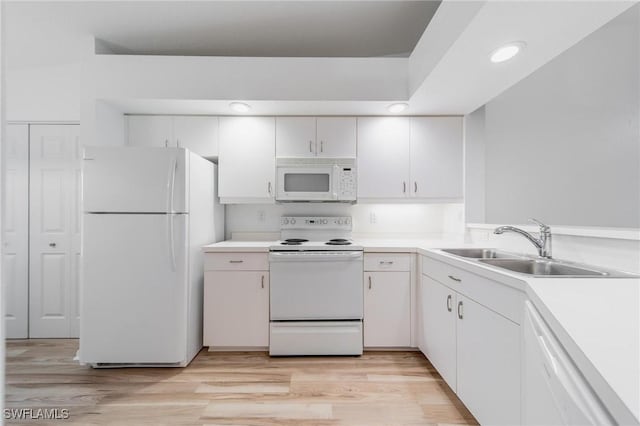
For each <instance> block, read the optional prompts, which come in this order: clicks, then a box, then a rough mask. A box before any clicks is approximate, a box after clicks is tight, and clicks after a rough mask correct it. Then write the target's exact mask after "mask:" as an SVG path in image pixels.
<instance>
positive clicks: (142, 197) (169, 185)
mask: <svg viewBox="0 0 640 426" xmlns="http://www.w3.org/2000/svg"><path fill="white" fill-rule="evenodd" d="M185 152H186V151H185V150H184V149H178V148H169V149H167V148H144V147H143V148H140V147H127V148H122V147H86V148H85V152H84V161H83V163H84V164H83V167H84V181H83V185H84V191H83V197H84V199H83V202H84V211H85V212H120V213H128V212H131V213H133V212H135V213H143V212H147V213H161V212H175V213H184V212H186V209H187V196H188V194H187V191H186V183H185V176H186V175H187V173H186V167H187V163H186V155H185ZM172 195H173V199H172Z"/></svg>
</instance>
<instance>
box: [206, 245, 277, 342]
mask: <svg viewBox="0 0 640 426" xmlns="http://www.w3.org/2000/svg"><path fill="white" fill-rule="evenodd" d="M251 256H252V257H249V255H244V256H243V255H237V256H229V254H228V253H216V254H212V255H209V254H207V255H205V269H206V268H207V267H208V266H209V267H213V268H217V269H215V270H205V274H204V311H203V344H204V346H209V347H210V348H214V349H215V348H251V347H256V348H266V347H267V346H269V271H268V269H266V268H265V269H264V270H242V269H240V268H243V267H244V268H251V267H255V268H257V267H260V268H263V267H264V266H260V265H255V261H256V256H261V255H256V254H251ZM243 257H246V258H243ZM265 258H266V255H265ZM223 269H226V270H223Z"/></svg>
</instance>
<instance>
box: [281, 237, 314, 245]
mask: <svg viewBox="0 0 640 426" xmlns="http://www.w3.org/2000/svg"><path fill="white" fill-rule="evenodd" d="M306 242H309V240H306V239H304V238H287V239H286V240H284V241H282V242H281V243H280V244H282V245H283V246H299V245H300V244H302V243H306Z"/></svg>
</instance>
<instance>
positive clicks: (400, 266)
mask: <svg viewBox="0 0 640 426" xmlns="http://www.w3.org/2000/svg"><path fill="white" fill-rule="evenodd" d="M364 270H365V271H410V270H411V255H410V254H408V253H393V254H386V253H365V255H364Z"/></svg>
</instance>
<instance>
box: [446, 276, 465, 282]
mask: <svg viewBox="0 0 640 426" xmlns="http://www.w3.org/2000/svg"><path fill="white" fill-rule="evenodd" d="M447 276H448V277H449V278H450V279H452V280H454V281H456V282H461V281H462V279H460V278H456V277H454V276H453V275H447Z"/></svg>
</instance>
